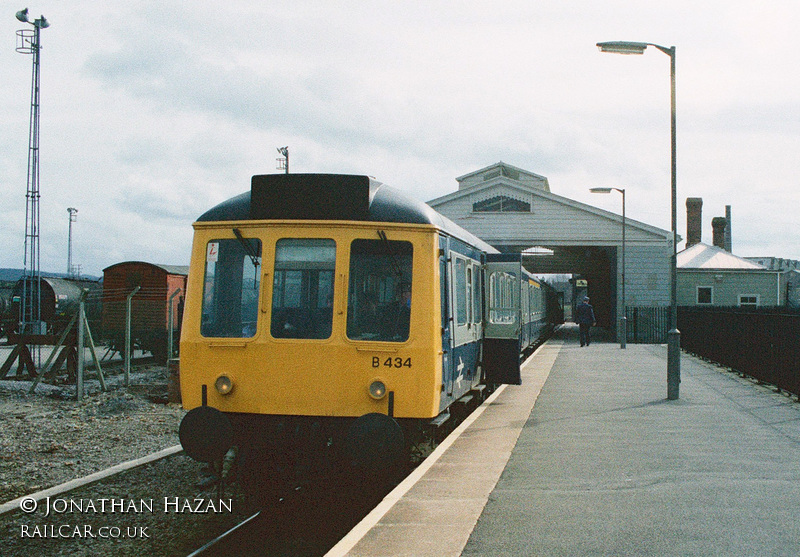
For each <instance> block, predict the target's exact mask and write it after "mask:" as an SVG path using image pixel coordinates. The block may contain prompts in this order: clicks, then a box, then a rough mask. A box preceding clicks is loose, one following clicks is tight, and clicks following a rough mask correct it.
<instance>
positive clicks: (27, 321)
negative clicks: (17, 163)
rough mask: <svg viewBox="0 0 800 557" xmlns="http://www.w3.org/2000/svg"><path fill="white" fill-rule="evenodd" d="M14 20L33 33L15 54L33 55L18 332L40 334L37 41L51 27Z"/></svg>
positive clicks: (23, 35)
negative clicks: (23, 256)
mask: <svg viewBox="0 0 800 557" xmlns="http://www.w3.org/2000/svg"><path fill="white" fill-rule="evenodd" d="M17 19H18V20H19V21H21V22H23V23H30V24H31V25H32V26H33V29H21V30H19V31H17V52H20V53H22V54H32V55H33V78H32V81H31V119H30V131H29V133H28V189H27V193H26V196H25V197H26V200H27V202H26V206H25V259H24V268H25V271H24V274H25V276H24V280H23V287H22V299H21V300H20V314H19V319H20V323H19V332H20V333H21V334H39V333H42V330H41V329H42V327H41V321H42V319H41V316H42V314H41V304H40V303H39V302H40V301H41V274H40V263H41V259H40V252H39V51H40V50H41V43H40V41H39V37H40V32H41V30H42V29H45V28H47V27H49V26H50V24H49V23H48V22H47V20H46V19H45V18H44V16H40V17H39V19H36V20H34V21H30V20H29V19H28V8H25V9H24V10H20V11H18V12H17Z"/></svg>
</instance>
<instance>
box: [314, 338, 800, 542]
mask: <svg viewBox="0 0 800 557" xmlns="http://www.w3.org/2000/svg"><path fill="white" fill-rule="evenodd" d="M681 375H682V383H681V390H680V394H681V398H680V400H677V401H667V400H666V392H667V385H666V347H665V346H657V345H630V344H629V345H628V347H627V349H625V350H621V349H620V348H619V345H617V344H613V343H610V342H605V343H603V342H595V343H593V344H592V345H591V346H590V347H586V348H581V347H580V346H579V345H578V332H577V328H574V327H570V326H566V327H564V328H562V329H561V330H560V332H559V333H558V334H557V335H556V337H554V338H553V339H551V340H550V341H548V342H547V343H546V344H545V345H544V346H543V347H541V348H540V349H539V350H538V351H537V353H536V354H534V356H533V357H532V358H531V359H529V361H528V362H527V363H526V365H525V367H524V369H523V385H522V386H521V387H507V388H505V389H503V390H502V391H501V392H499V393H496V394H495V396H496V398H493V399H491V400H490V401H489V403H488V404H486V405H485V406H483V407H482V409H481V413H480V414H479V415H477V416H475V417H474V418H472V419H471V420H470V421H469V422H466V423H465V424H462V427H461V428H459V429H460V430H462V431H461V434H460V435H459V436H458V437H457V438H455V437H453V436H451V437H453V438H452V439H451V438H448V440H447V442H446V443H443V445H442V446H441V447H440V448H439V449H437V452H436V453H434V455H432V456H433V457H435V458H434V459H433V461H432V462H430V463H429V462H428V461H426V463H425V464H424V465H423V467H420V469H419V470H418V471H417V472H416V473H415V474H414V475H413V476H412V477H410V478H409V479H408V480H406V482H404V483H403V484H401V485H400V486H398V488H397V489H396V490H395V491H393V492H392V493H391V494H389V496H387V498H386V499H385V500H384V501H383V503H382V504H381V505H380V506H379V507H378V508H377V509H376V510H375V511H373V513H371V514H370V515H369V516H368V517H367V518H365V519H364V521H362V523H361V524H360V525H359V526H357V527H356V528H355V529H354V530H353V531H352V532H351V533H350V534H349V535H348V536H347V537H346V538H344V539H343V540H342V542H340V544H338V545H337V546H336V547H334V548H333V549H332V550H331V552H329V553H328V555H330V556H334V555H352V556H384V555H385V556H400V555H408V556H415V557H421V556H432V557H443V556H459V555H464V556H478V555H480V556H493V555H497V556H500V555H503V556H517V555H520V556H522V555H524V556H528V555H545V556H549V555H659V556H660V555H787V556H788V555H793V556H794V555H800V404H798V403H797V402H795V399H794V398H789V397H787V396H784V395H783V394H780V393H776V392H774V391H773V390H772V389H770V388H768V387H763V386H759V385H756V384H754V383H753V382H751V381H750V380H748V379H743V378H740V377H739V376H738V375H736V374H732V373H730V372H727V371H725V370H723V369H721V368H718V367H716V366H714V365H712V364H708V363H705V362H702V361H700V360H698V359H696V358H694V357H691V356H689V355H686V354H683V355H682V359H681ZM534 405H535V406H534ZM457 432H458V431H457ZM429 460H431V459H429Z"/></svg>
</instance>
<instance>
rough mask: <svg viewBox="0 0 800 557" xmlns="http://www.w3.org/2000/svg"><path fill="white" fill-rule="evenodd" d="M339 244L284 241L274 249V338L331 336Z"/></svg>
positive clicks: (317, 241)
mask: <svg viewBox="0 0 800 557" xmlns="http://www.w3.org/2000/svg"><path fill="white" fill-rule="evenodd" d="M335 269H336V242H334V241H333V240H330V239H317V238H283V239H281V240H278V242H277V243H276V245H275V277H274V280H273V287H272V326H271V327H270V331H271V333H272V336H273V338H307V339H323V338H329V337H330V336H331V327H332V323H333V277H334V272H335Z"/></svg>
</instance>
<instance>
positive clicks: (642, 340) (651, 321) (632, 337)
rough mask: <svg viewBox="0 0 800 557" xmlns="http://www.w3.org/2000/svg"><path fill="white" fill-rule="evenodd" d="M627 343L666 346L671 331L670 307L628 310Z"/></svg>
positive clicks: (632, 308)
mask: <svg viewBox="0 0 800 557" xmlns="http://www.w3.org/2000/svg"><path fill="white" fill-rule="evenodd" d="M625 313H626V315H625V316H626V318H627V327H628V338H627V341H628V342H631V343H635V344H664V343H666V342H667V331H668V330H669V306H647V307H636V306H634V307H628V308H626V312H625Z"/></svg>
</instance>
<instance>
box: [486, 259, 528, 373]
mask: <svg viewBox="0 0 800 557" xmlns="http://www.w3.org/2000/svg"><path fill="white" fill-rule="evenodd" d="M521 277H522V255H521V254H519V253H498V254H488V255H487V258H486V269H485V274H484V287H485V289H486V296H485V298H484V299H485V300H486V308H485V312H484V315H486V327H485V329H484V344H483V369H484V373H485V377H486V383H487V384H492V383H493V384H496V385H499V384H508V385H521V384H522V377H521V373H520V364H519V334H520V318H521V317H522V314H521V309H520V299H519V297H520V280H521Z"/></svg>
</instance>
